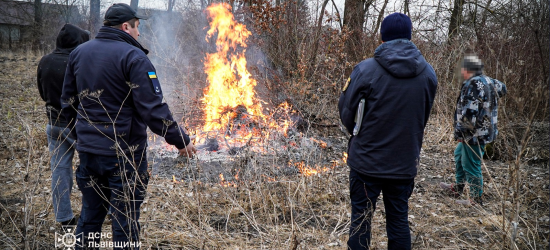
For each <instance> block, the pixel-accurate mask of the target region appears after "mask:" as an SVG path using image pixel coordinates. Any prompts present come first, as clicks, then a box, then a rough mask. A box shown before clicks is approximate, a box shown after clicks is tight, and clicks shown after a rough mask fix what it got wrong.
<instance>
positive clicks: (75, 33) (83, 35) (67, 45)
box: [56, 23, 90, 51]
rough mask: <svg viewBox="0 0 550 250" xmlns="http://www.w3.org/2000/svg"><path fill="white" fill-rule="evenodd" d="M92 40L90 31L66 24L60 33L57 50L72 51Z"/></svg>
mask: <svg viewBox="0 0 550 250" xmlns="http://www.w3.org/2000/svg"><path fill="white" fill-rule="evenodd" d="M88 40H90V34H89V32H88V31H86V30H83V29H81V28H79V27H77V26H75V25H72V24H69V23H67V24H65V25H63V28H61V30H60V31H59V34H58V35H57V39H56V48H57V49H65V50H67V49H68V50H70V51H72V50H73V49H75V48H76V46H78V45H80V44H82V43H85V42H87V41H88Z"/></svg>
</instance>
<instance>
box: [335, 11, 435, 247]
mask: <svg viewBox="0 0 550 250" xmlns="http://www.w3.org/2000/svg"><path fill="white" fill-rule="evenodd" d="M411 29H412V23H411V20H410V18H409V17H408V16H406V15H404V14H401V13H394V14H391V15H389V16H387V17H386V18H385V19H384V21H383V22H382V25H381V29H380V33H381V35H382V41H384V43H383V44H382V45H380V46H379V47H378V48H377V49H376V50H375V52H374V58H369V59H367V60H364V61H362V62H360V63H359V64H358V65H356V66H355V68H354V69H353V72H352V73H351V76H350V78H349V79H348V82H347V83H346V85H345V87H344V89H343V92H342V95H341V97H340V101H339V103H338V109H339V111H340V119H341V121H342V123H343V125H344V126H345V127H346V129H347V130H348V132H349V133H350V134H352V137H351V138H350V140H349V144H348V155H349V156H348V160H347V163H348V165H349V167H350V176H349V180H350V198H351V207H352V208H351V226H350V231H349V233H350V237H349V240H348V247H349V248H350V249H368V248H369V243H370V232H371V218H372V214H373V212H374V210H375V208H376V201H377V199H378V196H379V195H380V193H381V192H382V193H383V194H384V195H383V197H384V207H385V210H386V230H387V234H388V249H410V248H411V235H410V231H409V223H408V200H409V197H410V195H411V193H412V191H413V188H414V177H415V176H416V174H417V166H418V163H419V157H420V148H421V146H422V139H423V136H424V127H425V126H426V123H427V121H428V117H429V115H430V110H431V108H432V104H433V100H434V96H435V92H436V88H437V77H436V75H435V72H434V70H433V68H432V66H431V65H430V64H428V63H427V62H426V60H425V59H424V57H423V56H422V54H421V53H420V51H419V50H418V48H417V47H416V46H415V45H414V43H412V42H411V41H410V39H411Z"/></svg>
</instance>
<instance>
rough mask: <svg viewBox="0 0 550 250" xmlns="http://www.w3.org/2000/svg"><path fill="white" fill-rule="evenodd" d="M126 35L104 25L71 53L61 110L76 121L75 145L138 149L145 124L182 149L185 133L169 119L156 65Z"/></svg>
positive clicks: (108, 150) (102, 151)
mask: <svg viewBox="0 0 550 250" xmlns="http://www.w3.org/2000/svg"><path fill="white" fill-rule="evenodd" d="M147 53H148V51H147V50H146V49H144V48H143V47H142V46H141V45H140V44H139V43H138V42H137V41H136V40H135V39H134V38H133V37H132V36H130V35H129V34H127V33H125V32H123V31H121V30H118V29H114V28H111V27H105V26H104V27H102V28H101V29H100V30H99V33H98V35H97V36H96V39H94V40H91V41H89V42H87V43H84V44H82V45H81V46H79V47H78V48H76V49H75V50H74V51H73V52H71V54H70V56H69V61H68V64H67V70H66V73H65V79H64V82H63V91H62V95H61V103H62V108H63V109H62V114H63V115H64V116H65V118H66V119H67V120H68V121H69V122H70V123H71V125H72V124H74V122H75V121H77V122H76V129H75V130H76V138H77V146H76V148H77V150H78V151H81V152H87V153H93V154H98V155H107V156H113V155H116V154H117V152H124V153H126V154H128V153H132V152H138V153H139V152H142V150H145V149H146V147H147V132H146V129H147V126H148V127H149V128H150V129H151V131H153V132H154V133H155V134H158V135H160V136H163V137H164V138H165V140H166V142H168V143H169V144H171V145H175V146H176V147H177V148H178V149H182V148H184V147H185V145H187V144H189V141H190V140H189V137H188V136H187V135H186V134H185V132H184V131H183V129H182V128H180V127H179V126H178V124H177V123H176V121H175V120H174V119H173V118H172V115H171V112H170V110H169V108H168V105H167V104H166V103H163V96H162V90H161V88H160V84H159V81H158V76H157V75H156V70H155V68H154V67H153V65H152V64H151V62H150V61H149V59H148V58H147V55H146V54H147Z"/></svg>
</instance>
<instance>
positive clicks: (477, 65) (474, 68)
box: [462, 54, 483, 73]
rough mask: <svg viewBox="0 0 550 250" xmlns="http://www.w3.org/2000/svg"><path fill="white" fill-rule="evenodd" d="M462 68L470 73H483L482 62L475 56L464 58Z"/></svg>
mask: <svg viewBox="0 0 550 250" xmlns="http://www.w3.org/2000/svg"><path fill="white" fill-rule="evenodd" d="M462 68H464V69H466V70H468V71H470V72H475V73H481V72H482V71H483V62H482V61H481V59H479V57H477V56H476V55H473V54H469V55H466V56H464V59H463V60H462Z"/></svg>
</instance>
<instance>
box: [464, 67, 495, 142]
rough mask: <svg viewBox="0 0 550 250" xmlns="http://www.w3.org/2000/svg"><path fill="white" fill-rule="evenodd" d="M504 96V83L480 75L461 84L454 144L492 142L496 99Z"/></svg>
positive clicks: (493, 138)
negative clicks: (456, 141)
mask: <svg viewBox="0 0 550 250" xmlns="http://www.w3.org/2000/svg"><path fill="white" fill-rule="evenodd" d="M505 94H506V85H505V84H504V83H502V82H500V81H499V80H496V79H492V78H490V77H488V76H485V75H482V74H480V75H476V76H473V77H471V78H470V79H468V80H466V81H464V83H463V84H462V89H461V91H460V96H459V97H458V100H457V104H456V111H455V117H454V119H455V121H454V128H455V131H454V137H455V140H461V141H463V142H467V143H468V144H481V145H485V144H487V143H491V142H492V141H494V140H495V137H496V136H497V134H498V130H497V117H498V115H497V112H498V99H499V98H500V97H503V96H504V95H505Z"/></svg>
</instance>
